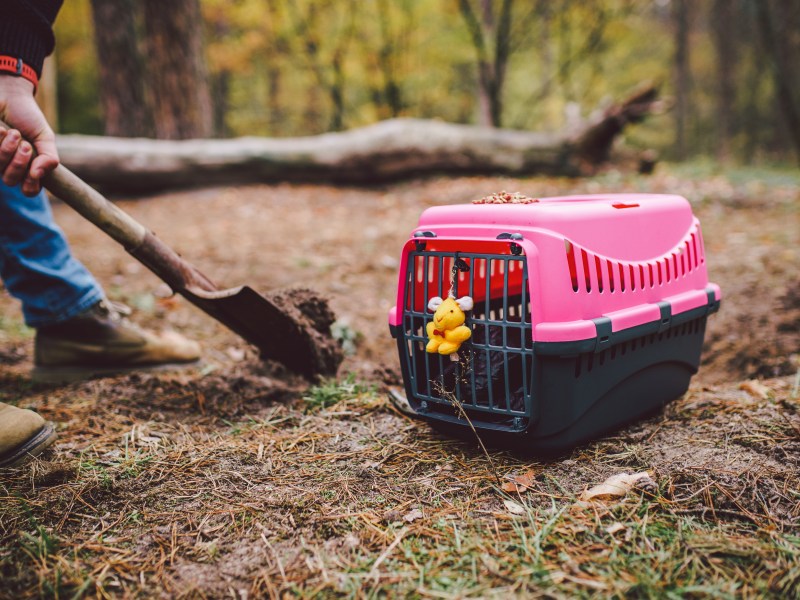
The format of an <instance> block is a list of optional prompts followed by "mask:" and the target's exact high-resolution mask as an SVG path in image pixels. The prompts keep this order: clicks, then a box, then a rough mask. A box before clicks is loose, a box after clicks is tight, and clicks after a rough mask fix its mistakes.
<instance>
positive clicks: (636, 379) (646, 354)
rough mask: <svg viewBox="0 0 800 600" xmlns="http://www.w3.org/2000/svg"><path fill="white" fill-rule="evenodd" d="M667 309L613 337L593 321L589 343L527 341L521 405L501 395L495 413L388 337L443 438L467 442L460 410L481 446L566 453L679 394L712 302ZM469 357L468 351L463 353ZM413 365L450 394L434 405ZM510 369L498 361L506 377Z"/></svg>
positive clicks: (410, 390)
mask: <svg viewBox="0 0 800 600" xmlns="http://www.w3.org/2000/svg"><path fill="white" fill-rule="evenodd" d="M668 306H669V305H668V304H667V305H666V306H662V319H661V320H660V321H656V322H653V323H647V324H644V325H640V326H638V327H634V328H631V329H628V330H625V331H622V332H618V333H611V330H610V324H608V327H607V329H605V328H606V324H604V322H605V321H607V320H604V319H598V320H597V321H596V322H597V326H598V332H599V334H598V337H597V339H592V340H581V341H578V342H571V343H558V344H547V343H537V344H534V345H533V351H532V352H531V353H530V360H529V359H528V358H527V357H524V358H522V360H521V362H520V366H521V369H520V370H522V371H524V372H525V373H524V376H523V380H524V382H525V384H524V388H520V389H521V390H522V392H523V394H522V401H520V402H521V403H517V404H514V403H513V402H512V401H511V400H510V399H509V398H506V404H505V405H502V406H500V408H499V409H493V408H492V407H493V406H494V405H495V404H497V401H496V400H495V401H494V402H492V401H491V400H490V402H489V404H490V406H485V405H482V404H481V402H480V401H479V399H478V397H477V396H476V395H475V393H474V380H475V378H474V377H473V378H472V380H473V383H472V387H473V394H472V396H470V395H469V394H468V393H466V394H465V391H466V392H468V390H463V389H461V390H458V391H457V390H456V388H457V387H458V385H457V384H455V383H454V382H453V381H448V380H447V371H446V369H447V367H446V366H445V367H444V368H443V370H441V371H439V372H437V371H436V369H433V372H430V371H431V367H435V365H436V361H437V360H438V358H439V357H434V358H433V360H432V359H431V358H427V357H423V358H422V359H421V358H420V354H419V353H418V352H416V351H413V352H412V353H411V354H412V355H413V357H412V356H410V355H409V350H408V349H409V347H411V344H409V343H408V340H406V339H404V335H403V332H402V331H399V328H397V329H396V330H395V331H393V333H394V334H395V335H396V336H397V338H398V347H399V350H400V358H401V364H402V367H403V379H404V381H405V384H406V394H407V396H408V400H409V403H410V404H411V406H412V408H413V409H414V410H415V411H416V412H417V414H419V415H420V416H421V417H423V418H425V419H426V420H428V421H429V422H430V423H431V424H432V425H433V426H434V427H435V428H436V429H438V430H442V431H444V432H446V433H448V434H450V435H455V436H457V437H463V438H465V439H470V438H472V439H474V433H473V432H472V429H471V428H470V427H469V425H468V423H467V421H466V419H465V418H464V414H466V415H467V416H469V419H470V421H471V422H472V425H473V426H474V427H475V429H476V430H477V431H478V433H479V434H480V436H481V439H482V440H483V441H484V443H488V444H491V445H493V446H496V447H502V448H509V449H512V450H516V451H520V452H524V453H532V454H537V455H557V454H561V453H564V452H567V451H569V450H571V449H573V448H574V447H576V446H578V445H580V444H583V443H586V442H588V441H590V440H592V439H596V438H597V437H599V436H601V435H603V434H605V433H608V432H610V431H613V430H616V429H619V428H620V427H622V426H624V425H626V424H628V423H631V422H633V421H636V420H639V419H641V418H644V417H647V416H649V415H652V414H654V413H656V412H658V411H659V410H660V409H661V408H662V407H663V406H664V405H665V404H666V403H667V402H670V401H672V400H675V399H676V398H679V397H680V396H681V395H682V394H683V393H684V392H686V390H687V389H688V387H689V381H690V379H691V377H692V375H693V374H694V373H696V372H697V369H698V366H699V364H700V352H701V349H702V346H703V338H704V336H705V326H706V319H707V316H708V314H710V313H712V312H715V311H716V310H718V308H719V301H715V300H714V296H713V292H712V291H711V290H709V302H708V304H707V305H706V306H702V307H699V308H697V309H693V310H690V311H687V312H685V313H681V314H679V315H674V316H672V315H669V308H668ZM604 329H605V330H604ZM466 346H467V345H466V344H465V346H462V352H463V351H464V349H465V348H466ZM472 352H473V351H472V350H471V349H467V350H466V353H467V355H468V356H471V355H472ZM414 360H417V361H420V360H423V361H430V363H429V364H428V366H427V369H428V372H430V376H431V377H432V378H433V379H434V380H436V379H437V378H438V380H439V382H440V383H441V384H443V385H440V387H441V388H444V389H446V390H447V389H451V390H454V391H457V393H453V394H447V395H445V397H444V398H442V399H440V400H439V401H433V400H432V397H431V395H430V394H431V392H430V391H428V390H427V389H426V388H425V387H424V386H421V385H420V382H419V378H418V377H416V378H415V377H414V373H412V370H414V371H417V372H418V373H419V371H420V368H419V364H421V363H419V362H417V363H414ZM438 364H439V365H442V362H441V361H439V362H438ZM445 364H446V363H445ZM509 372H510V370H509V367H508V362H506V365H505V373H506V379H507V378H508V373H509ZM420 374H421V373H420ZM415 387H416V388H417V389H415ZM467 387H468V386H467ZM512 387H514V386H512ZM506 390H508V386H506ZM459 391H460V393H458V392H459ZM456 395H461V396H467V398H466V400H467V401H466V402H454V401H453V398H455V396H456ZM448 398H449V400H448ZM457 404H459V405H460V406H461V408H458V407H457V406H456V405H457Z"/></svg>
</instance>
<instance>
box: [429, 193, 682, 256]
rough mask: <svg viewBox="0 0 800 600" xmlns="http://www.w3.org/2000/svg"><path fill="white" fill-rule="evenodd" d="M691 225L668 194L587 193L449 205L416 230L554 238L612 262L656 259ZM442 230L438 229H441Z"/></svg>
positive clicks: (679, 200)
mask: <svg viewBox="0 0 800 600" xmlns="http://www.w3.org/2000/svg"><path fill="white" fill-rule="evenodd" d="M693 221H694V217H693V215H692V209H691V206H690V204H689V202H688V201H687V200H686V199H685V198H683V197H682V196H677V195H669V194H594V195H592V194H590V195H583V196H557V197H552V198H540V199H539V201H538V202H535V203H532V204H453V205H448V206H435V207H432V208H429V209H427V210H426V211H425V212H423V213H422V215H421V216H420V219H419V225H418V227H417V231H426V230H433V231H437V232H439V235H447V236H455V237H457V236H461V235H463V236H469V237H473V236H476V235H478V236H480V235H485V236H486V237H491V238H494V237H495V235H492V232H501V231H515V232H520V233H523V234H524V233H525V231H526V230H534V229H536V230H541V231H550V232H554V233H557V234H558V235H560V236H561V237H563V238H565V239H568V240H570V241H571V242H573V243H575V244H577V245H579V246H583V247H586V248H591V249H592V251H593V252H595V253H597V254H601V255H604V256H608V257H613V258H615V259H618V260H629V261H641V260H647V259H649V258H652V257H654V256H660V255H662V254H664V253H666V252H668V251H669V250H670V249H672V248H673V247H674V245H675V242H676V240H678V239H680V238H681V237H683V236H684V234H685V233H686V231H687V230H688V229H689V228H690V227H691V225H692V223H693ZM443 227H444V228H446V230H441V228H443Z"/></svg>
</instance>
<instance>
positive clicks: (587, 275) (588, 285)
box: [581, 250, 592, 292]
mask: <svg viewBox="0 0 800 600" xmlns="http://www.w3.org/2000/svg"><path fill="white" fill-rule="evenodd" d="M581 258H582V259H583V278H584V280H585V282H586V291H587V292H591V291H592V276H591V274H590V273H589V255H588V254H587V253H586V250H581Z"/></svg>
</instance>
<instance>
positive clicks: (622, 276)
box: [619, 264, 625, 292]
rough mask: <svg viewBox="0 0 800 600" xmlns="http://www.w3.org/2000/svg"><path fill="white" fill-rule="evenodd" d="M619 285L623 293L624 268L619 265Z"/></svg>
mask: <svg viewBox="0 0 800 600" xmlns="http://www.w3.org/2000/svg"><path fill="white" fill-rule="evenodd" d="M619 285H620V289H621V290H622V291H623V292H624V291H625V267H623V266H622V265H621V264H620V265H619Z"/></svg>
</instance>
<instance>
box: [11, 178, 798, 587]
mask: <svg viewBox="0 0 800 600" xmlns="http://www.w3.org/2000/svg"><path fill="white" fill-rule="evenodd" d="M499 190H508V191H517V190H518V191H520V192H522V193H524V194H527V195H530V196H547V195H559V194H565V193H579V192H605V191H619V192H623V191H652V192H668V193H679V194H683V195H684V196H686V197H687V198H689V199H690V200H691V201H692V203H693V206H694V210H695V213H696V215H697V216H698V217H699V218H700V221H701V224H702V226H703V233H704V238H705V245H706V252H707V256H708V265H709V271H710V278H711V280H712V281H714V282H716V283H719V284H720V285H721V287H722V290H723V303H722V309H721V311H720V312H719V313H717V314H715V315H713V316H712V317H711V318H710V320H709V327H708V333H707V337H706V348H705V350H704V359H703V365H702V367H701V370H700V372H699V373H698V375H697V376H696V377H695V379H694V380H693V384H692V387H691V389H690V391H689V393H687V395H686V396H684V397H683V398H682V399H680V400H679V401H676V402H675V403H673V404H671V405H670V406H669V407H668V408H667V410H666V411H665V412H664V413H663V414H660V415H658V416H656V417H654V418H652V419H650V420H648V421H645V422H643V423H639V424H635V425H633V426H631V427H628V428H626V429H624V430H623V431H621V432H618V433H617V434H614V435H612V436H609V437H607V438H605V439H603V440H600V441H598V442H597V443H594V444H590V445H589V446H586V447H583V448H579V449H577V450H576V451H575V452H573V453H572V454H571V455H570V456H567V457H562V458H560V459H558V460H553V461H547V462H540V461H536V460H531V459H530V458H523V457H516V456H512V455H509V454H507V453H501V452H491V453H490V455H489V456H487V455H485V454H484V453H483V452H482V451H481V450H480V449H479V448H478V447H477V446H476V445H475V444H469V443H464V442H457V441H453V440H449V439H446V438H443V437H441V436H439V435H437V434H435V433H433V432H431V431H430V430H429V428H428V427H427V426H426V425H425V424H423V423H419V422H417V421H414V420H411V419H409V418H408V417H405V416H403V415H402V414H400V413H398V412H397V411H396V409H395V408H394V407H393V406H392V405H391V404H390V403H389V402H388V401H387V399H386V395H385V393H384V392H383V390H384V386H385V385H387V384H393V383H397V382H398V378H399V374H398V372H399V367H398V359H397V356H396V350H395V347H394V343H393V340H392V339H391V338H390V336H389V333H388V327H387V312H388V310H389V309H390V307H391V306H392V305H393V303H394V294H395V292H396V285H397V275H398V273H397V270H398V258H399V253H400V249H401V247H402V245H403V243H404V241H405V240H406V239H407V236H408V233H409V232H410V231H411V229H412V228H413V227H414V226H415V224H416V220H417V218H418V216H419V214H420V213H421V212H422V210H424V209H425V208H426V207H428V206H432V205H435V204H448V203H457V202H466V201H469V200H472V199H474V198H478V197H481V196H484V195H486V194H488V193H491V192H495V191H499ZM119 203H120V206H121V207H122V208H124V209H125V210H127V211H129V212H130V213H131V214H132V215H133V216H134V217H136V218H137V219H139V220H141V221H142V222H143V223H145V224H147V225H148V226H150V227H151V228H152V229H154V230H155V231H156V233H157V234H158V235H159V236H160V237H162V238H163V239H164V240H165V241H167V242H168V243H169V244H171V245H173V246H174V247H175V248H176V249H178V250H179V251H180V252H181V253H182V254H183V255H184V256H185V257H186V258H187V259H189V260H190V261H192V262H194V263H195V264H196V265H197V266H198V267H200V268H201V270H203V271H204V272H206V274H208V275H209V276H210V277H211V278H212V279H215V280H217V281H218V282H219V283H223V284H226V285H231V286H233V285H238V284H243V283H247V284H249V285H251V286H253V287H254V288H256V289H257V290H264V291H266V290H274V289H278V288H284V287H288V286H304V287H311V288H314V289H316V290H319V291H320V292H322V293H323V294H325V295H327V296H328V297H329V298H330V300H331V305H332V307H333V309H334V311H335V312H336V313H337V315H338V317H339V320H340V325H341V326H340V328H339V329H340V331H343V332H344V335H345V337H347V338H348V339H350V340H352V341H353V342H354V351H353V353H352V354H351V355H349V356H348V357H347V359H346V361H345V363H344V365H343V367H342V369H341V371H340V374H341V377H340V379H339V380H338V381H334V382H325V383H322V384H319V385H316V386H314V387H312V388H310V389H309V388H308V385H307V384H306V383H305V382H303V381H302V380H300V379H298V378H296V377H292V376H290V375H288V374H287V373H286V372H285V371H284V370H283V369H282V368H281V367H279V366H275V365H264V364H261V363H259V362H258V361H257V360H256V358H255V357H254V356H253V353H252V351H251V350H250V349H249V348H248V347H247V346H246V344H244V343H243V342H241V341H240V340H239V339H238V338H236V337H235V336H234V335H233V334H231V333H230V332H228V331H227V330H225V329H224V328H223V327H222V326H220V325H218V324H216V323H215V322H214V321H212V320H211V319H210V318H208V317H206V316H205V315H203V314H202V313H199V312H198V311H197V310H196V309H194V308H193V307H191V306H190V305H189V304H188V303H186V302H184V301H182V300H181V299H179V298H177V299H176V298H171V297H168V290H167V289H165V286H164V285H163V284H160V283H159V281H158V280H157V279H156V278H155V277H154V276H152V275H150V274H149V273H148V272H146V270H145V269H144V267H141V266H140V265H139V264H138V263H136V262H135V261H134V260H133V259H131V258H130V257H129V256H128V255H127V254H125V252H124V251H122V250H120V249H118V248H117V247H115V246H114V244H113V243H112V242H110V241H109V240H107V239H106V238H104V237H103V236H102V235H100V234H99V233H97V232H96V231H95V230H94V229H93V227H92V226H91V225H88V224H86V223H84V222H82V221H81V219H80V218H79V217H78V216H77V215H76V214H74V213H72V212H71V211H70V209H69V208H67V207H65V206H62V205H56V206H55V213H56V217H57V220H58V221H59V223H60V224H61V225H62V226H63V228H64V229H65V231H66V232H67V234H68V237H69V239H70V241H71V243H72V244H73V247H74V249H75V252H76V254H77V255H78V256H79V257H80V258H81V260H83V261H84V262H85V263H86V264H87V266H88V267H89V268H90V269H91V270H92V272H94V273H95V274H96V275H97V277H98V279H99V280H100V281H102V282H103V284H104V285H105V287H106V289H107V292H108V294H109V296H110V297H111V298H112V299H113V300H118V301H122V302H125V303H127V304H129V305H131V306H132V307H133V308H134V309H135V310H136V319H137V320H138V321H139V322H142V323H143V324H146V325H149V326H153V327H164V326H168V327H171V328H174V329H177V330H179V331H182V332H183V333H185V334H187V335H189V336H191V337H194V338H196V339H199V340H201V341H202V343H203V345H204V348H205V360H204V363H203V365H202V366H201V367H199V368H197V369H192V370H188V371H185V372H181V373H177V374H174V373H166V374H145V375H133V376H128V377H117V378H111V379H106V380H102V381H94V382H86V383H82V384H72V385H67V386H38V385H34V384H31V382H30V381H29V379H28V377H27V371H28V370H29V369H30V366H31V365H30V358H29V357H30V352H31V348H32V340H31V332H30V331H29V330H27V329H26V328H24V327H23V326H22V324H21V322H20V317H19V310H18V308H17V307H16V305H15V302H14V301H13V300H12V299H10V298H9V297H8V296H7V295H3V297H0V314H2V322H0V400H2V401H4V402H11V403H15V404H18V405H20V406H26V407H33V408H35V409H36V410H38V411H40V412H41V413H42V414H43V415H44V416H45V417H47V418H48V419H50V420H53V421H55V422H57V423H59V430H60V437H59V441H58V443H57V444H56V446H55V449H54V452H52V453H50V454H49V455H47V456H46V457H45V458H44V459H43V460H41V461H39V462H38V463H37V464H36V466H35V468H34V469H33V470H26V471H24V472H12V473H8V474H6V475H2V476H0V477H1V478H0V575H2V581H3V584H2V586H0V597H8V598H17V597H26V596H37V595H42V596H57V597H73V596H77V597H81V596H84V595H86V596H102V597H115V596H126V597H181V596H186V597H212V598H216V597H236V598H244V597H248V596H249V597H260V596H267V595H268V596H271V597H282V596H285V595H289V596H290V597H294V596H304V597H305V596H308V597H310V596H315V595H327V596H368V597H379V596H382V595H387V594H388V595H408V596H412V597H429V596H430V597H464V596H484V597H485V596H498V597H503V596H508V595H512V594H518V595H539V594H550V595H556V596H575V595H579V596H592V595H599V596H608V595H635V596H651V597H654V596H662V595H664V594H675V595H679V596H681V595H690V596H691V595H699V596H702V595H711V596H714V595H719V596H738V595H743V596H747V595H765V596H769V595H774V596H778V597H780V596H783V597H786V596H788V595H791V594H796V593H800V508H799V507H800V468H798V466H797V465H798V461H799V460H800V404H799V403H798V397H797V393H798V392H797V380H796V374H797V372H798V366H799V365H800V277H798V274H799V273H800V178H798V177H797V176H793V175H782V174H775V173H770V172H767V173H766V174H764V173H761V174H757V176H756V175H753V176H752V177H750V176H748V174H747V173H735V172H734V173H718V174H714V173H710V172H703V173H700V174H698V173H691V172H686V171H685V170H684V171H681V170H679V169H674V168H673V169H670V168H668V167H663V168H661V169H659V171H658V172H657V173H656V174H655V175H653V176H651V177H638V176H625V175H621V174H619V173H617V172H614V171H611V172H608V173H605V174H603V175H600V176H597V177H594V178H591V179H584V180H567V179H553V178H533V179H525V180H515V179H504V178H461V179H435V180H426V181H418V182H411V183H407V184H401V185H395V186H390V187H384V188H379V189H363V188H334V187H323V186H297V185H274V186H266V185H262V186H247V187H230V188H217V189H203V190H191V191H183V192H179V193H171V194H165V195H161V196H158V197H150V198H137V199H126V200H121V201H120V202H119ZM348 374H350V375H348ZM751 380H758V381H751ZM622 471H628V472H633V471H648V472H650V474H651V477H652V479H653V481H654V486H653V487H652V488H648V489H646V490H644V491H641V492H640V493H635V494H633V495H632V496H631V497H627V498H624V499H622V500H621V501H617V502H614V503H611V504H602V505H594V504H592V505H589V506H587V505H584V504H581V503H580V502H576V499H577V497H578V496H580V494H581V492H582V491H583V490H585V489H586V488H587V487H590V486H592V485H595V484H598V483H601V482H602V481H603V480H604V479H605V478H606V477H608V476H610V475H613V474H615V473H619V472H622ZM526 473H530V474H531V478H532V481H530V482H529V484H530V485H527V486H526V487H527V489H526V490H524V491H521V492H513V493H507V492H503V491H502V487H501V486H502V483H504V482H505V483H507V482H508V479H509V478H512V479H513V478H514V477H516V476H519V475H521V474H526ZM509 502H511V504H508V503H509Z"/></svg>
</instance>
